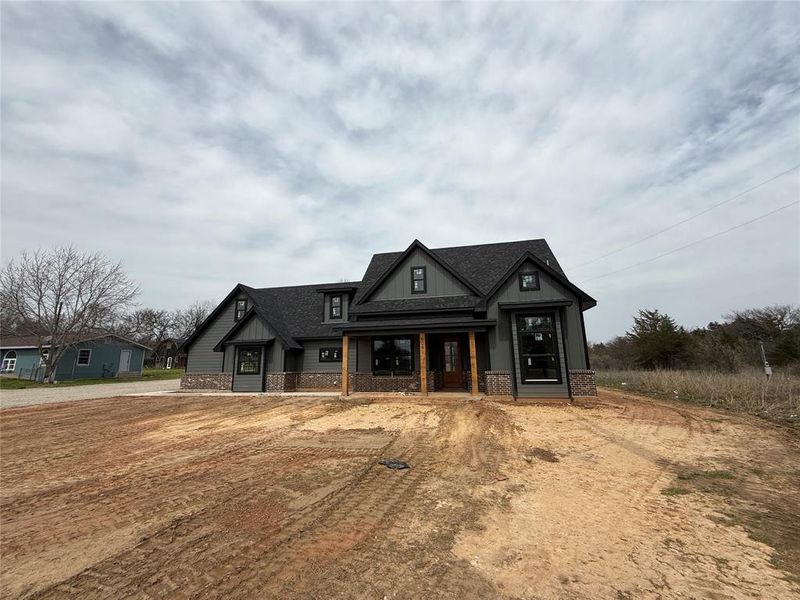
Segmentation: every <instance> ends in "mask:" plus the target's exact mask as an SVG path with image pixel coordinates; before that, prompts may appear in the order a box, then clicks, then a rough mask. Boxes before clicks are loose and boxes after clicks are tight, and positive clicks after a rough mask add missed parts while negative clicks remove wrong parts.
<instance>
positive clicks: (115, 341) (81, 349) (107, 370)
mask: <svg viewBox="0 0 800 600" xmlns="http://www.w3.org/2000/svg"><path fill="white" fill-rule="evenodd" d="M149 350H150V349H149V348H148V347H147V346H143V345H142V344H139V343H137V342H134V341H132V340H128V339H125V338H122V337H120V336H117V335H112V334H107V335H102V336H99V337H96V338H93V339H90V340H85V341H83V342H79V343H77V344H76V345H75V346H74V347H73V348H70V349H69V350H67V352H65V353H64V355H63V356H62V357H61V360H59V361H58V365H57V366H56V376H55V380H56V381H64V380H67V379H94V378H103V377H137V376H141V374H142V364H143V362H144V355H145V352H147V351H149ZM49 351H50V350H49V344H48V343H45V344H43V345H42V354H44V355H47V353H48V352H49ZM0 358H1V359H2V364H0V373H2V374H3V375H12V376H16V377H19V378H21V379H38V380H41V379H42V378H43V377H44V363H43V361H42V357H41V356H40V354H39V346H38V338H37V337H36V336H26V337H3V338H2V339H0Z"/></svg>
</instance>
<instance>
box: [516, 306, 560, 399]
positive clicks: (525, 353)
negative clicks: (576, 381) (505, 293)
mask: <svg viewBox="0 0 800 600" xmlns="http://www.w3.org/2000/svg"><path fill="white" fill-rule="evenodd" d="M517 344H518V348H519V373H520V379H521V380H522V383H533V384H547V383H551V384H552V383H561V360H560V355H559V348H558V335H557V333H556V315H555V313H552V312H549V313H535V314H526V315H518V316H517Z"/></svg>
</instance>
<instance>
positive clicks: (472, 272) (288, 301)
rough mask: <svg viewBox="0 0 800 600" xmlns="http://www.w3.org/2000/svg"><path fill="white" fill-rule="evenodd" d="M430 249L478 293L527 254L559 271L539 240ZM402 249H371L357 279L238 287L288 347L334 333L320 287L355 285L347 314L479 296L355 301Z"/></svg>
mask: <svg viewBox="0 0 800 600" xmlns="http://www.w3.org/2000/svg"><path fill="white" fill-rule="evenodd" d="M430 252H431V253H432V254H433V255H434V256H435V257H437V258H438V259H440V260H441V261H442V262H443V263H445V264H446V265H448V266H449V267H450V268H451V269H453V270H454V271H455V272H456V273H457V274H458V275H460V276H461V277H462V278H463V279H464V280H466V281H467V282H468V283H469V284H470V285H471V286H472V287H473V288H475V289H476V290H477V291H479V292H480V293H481V294H484V295H485V294H487V293H488V292H490V291H491V290H492V289H493V287H494V286H495V285H496V284H497V283H498V282H499V281H500V280H501V279H502V278H503V277H504V276H505V275H506V274H507V272H508V271H509V269H511V267H513V266H514V264H515V263H516V262H517V261H519V260H520V259H521V258H522V257H523V256H524V255H526V254H527V253H531V254H532V255H534V256H535V257H537V258H538V259H539V260H541V261H542V262H543V263H545V264H546V265H548V266H549V267H550V268H551V269H553V271H555V272H556V273H558V274H559V275H561V276H564V277H566V276H565V275H564V271H563V270H562V269H561V265H559V264H558V261H557V260H556V257H555V256H554V255H553V252H552V251H551V250H550V246H548V244H547V242H546V241H545V240H543V239H537V240H523V241H517V242H501V243H496V244H478V245H475V246H454V247H449V248H433V249H431V250H430ZM403 254H404V252H388V253H383V254H375V255H373V256H372V260H371V261H370V263H369V266H368V267H367V270H366V273H365V274H364V278H363V279H362V280H361V281H360V282H358V281H356V282H344V283H341V282H340V283H318V284H313V285H298V286H287V287H273V288H252V287H248V286H245V285H242V286H241V287H242V288H243V289H244V290H245V291H246V292H247V293H248V294H250V296H251V298H252V299H253V303H254V305H255V309H256V311H257V313H258V314H259V315H260V316H261V317H262V318H263V319H264V320H266V321H267V322H269V323H270V324H271V325H272V326H273V327H274V328H275V329H276V330H277V333H278V336H279V337H281V338H283V340H284V341H285V342H286V344H287V345H288V346H289V347H293V348H299V347H300V345H299V344H298V343H297V342H296V340H297V339H298V338H317V337H329V336H336V335H337V333H338V332H337V331H335V330H334V328H341V323H325V322H323V301H324V296H323V294H322V293H320V292H321V291H322V290H325V289H338V288H342V289H345V288H352V289H355V290H356V292H355V295H354V297H353V302H351V304H350V308H349V311H350V313H351V314H364V313H367V312H384V311H387V312H394V311H399V312H412V311H427V310H448V309H452V310H458V309H464V310H469V309H471V308H473V307H475V306H476V305H477V304H478V303H479V302H480V301H481V300H482V298H480V297H478V296H455V297H430V298H427V297H419V298H405V299H397V300H378V301H372V302H365V303H363V304H360V305H359V304H358V302H359V300H361V298H362V297H363V296H364V294H365V293H366V292H367V291H368V290H369V289H370V288H372V286H373V285H374V284H375V283H376V282H377V281H378V280H379V279H380V278H381V277H382V276H383V275H384V274H385V273H386V271H387V269H389V268H390V267H391V266H392V265H393V264H394V263H395V261H397V260H398V258H400V257H401V256H402V255H403Z"/></svg>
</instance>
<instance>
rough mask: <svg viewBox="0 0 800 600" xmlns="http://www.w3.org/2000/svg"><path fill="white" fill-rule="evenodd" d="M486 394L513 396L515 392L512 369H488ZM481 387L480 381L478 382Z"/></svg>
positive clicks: (486, 373)
mask: <svg viewBox="0 0 800 600" xmlns="http://www.w3.org/2000/svg"><path fill="white" fill-rule="evenodd" d="M484 375H485V379H486V383H485V386H486V394H487V395H489V396H511V395H512V394H513V393H514V378H513V377H512V376H511V371H486V372H485V373H484ZM478 387H479V388H480V382H479V383H478Z"/></svg>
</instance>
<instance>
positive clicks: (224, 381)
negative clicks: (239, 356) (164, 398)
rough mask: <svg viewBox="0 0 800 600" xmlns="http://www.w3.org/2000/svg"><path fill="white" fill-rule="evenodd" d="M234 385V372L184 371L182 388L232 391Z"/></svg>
mask: <svg viewBox="0 0 800 600" xmlns="http://www.w3.org/2000/svg"><path fill="white" fill-rule="evenodd" d="M232 385H233V374H232V373H184V374H183V375H181V389H182V390H226V391H230V389H231V386H232Z"/></svg>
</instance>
